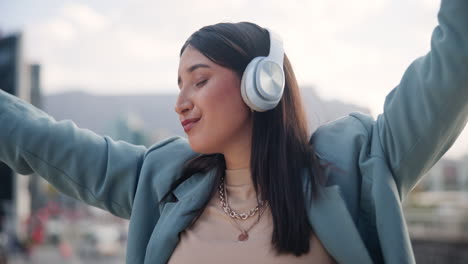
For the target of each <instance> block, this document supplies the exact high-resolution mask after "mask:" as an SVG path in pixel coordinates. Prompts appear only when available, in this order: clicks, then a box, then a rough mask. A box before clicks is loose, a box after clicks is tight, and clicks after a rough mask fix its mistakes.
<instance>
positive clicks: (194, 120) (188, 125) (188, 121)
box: [182, 118, 200, 132]
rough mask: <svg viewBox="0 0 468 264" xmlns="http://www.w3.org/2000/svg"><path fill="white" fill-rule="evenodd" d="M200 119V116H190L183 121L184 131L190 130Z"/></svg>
mask: <svg viewBox="0 0 468 264" xmlns="http://www.w3.org/2000/svg"><path fill="white" fill-rule="evenodd" d="M199 120H200V118H190V119H186V120H184V121H183V122H182V126H183V127H184V131H185V132H188V131H189V130H190V129H192V127H193V126H194V125H195V124H196V123H197V122H198V121H199Z"/></svg>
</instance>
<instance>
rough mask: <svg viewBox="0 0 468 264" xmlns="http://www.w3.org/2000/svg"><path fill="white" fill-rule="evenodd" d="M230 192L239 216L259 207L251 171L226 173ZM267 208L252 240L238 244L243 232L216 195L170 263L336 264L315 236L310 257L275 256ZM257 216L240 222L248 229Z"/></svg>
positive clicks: (184, 234)
mask: <svg viewBox="0 0 468 264" xmlns="http://www.w3.org/2000/svg"><path fill="white" fill-rule="evenodd" d="M217 190H218V189H217ZM226 192H227V195H228V202H229V206H230V207H231V208H232V209H233V210H234V211H236V212H238V213H241V212H248V211H249V210H250V209H251V208H254V207H255V206H256V205H257V198H256V194H255V190H254V187H253V183H252V178H251V176H250V169H248V168H246V169H236V170H226ZM265 208H266V210H265V211H264V213H263V214H262V216H261V218H260V221H259V222H258V223H257V224H256V225H255V226H253V227H252V229H250V231H249V232H248V234H249V238H248V239H247V240H246V241H238V239H237V238H238V236H239V234H240V233H241V232H240V230H239V229H238V228H236V226H235V225H234V223H232V221H230V220H229V216H227V215H226V214H225V212H224V211H223V209H222V206H221V204H220V200H219V193H218V192H216V194H215V195H214V196H213V197H212V198H211V200H210V202H209V203H208V205H207V206H206V208H205V209H204V211H203V213H202V215H201V216H200V218H199V219H198V220H197V221H196V222H195V223H194V224H193V225H192V226H191V227H190V228H187V229H186V230H184V231H183V232H181V233H180V241H179V243H178V245H177V247H176V249H175V250H174V252H173V254H172V256H171V258H170V260H169V262H168V263H169V264H182V263H184V264H185V263H206V264H210V263H224V264H230V263H232V264H234V263H235V264H239V263H259V264H261V263H268V264H275V263H288V264H294V263H309V264H310V263H325V264H327V263H336V262H335V261H334V260H333V258H332V257H331V256H330V255H329V254H328V252H327V251H326V250H325V248H324V247H323V245H322V244H321V243H320V241H319V240H318V239H317V237H316V236H315V235H312V237H311V238H310V239H311V243H310V245H311V249H310V250H309V253H307V254H306V255H302V256H300V257H296V256H294V255H292V254H289V255H280V256H275V254H274V253H275V252H274V250H273V247H272V245H271V235H272V232H273V223H272V216H271V211H270V208H269V207H268V206H266V207H265ZM257 214H258V212H257ZM257 214H255V215H254V216H252V217H249V218H247V220H237V219H236V221H237V222H238V223H239V225H240V226H242V227H243V228H244V229H247V228H248V227H250V226H251V225H252V223H253V222H255V221H256V220H257V219H258V218H257V216H258V215H257Z"/></svg>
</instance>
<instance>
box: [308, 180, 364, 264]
mask: <svg viewBox="0 0 468 264" xmlns="http://www.w3.org/2000/svg"><path fill="white" fill-rule="evenodd" d="M305 192H306V193H307V190H305ZM321 194H322V196H321V199H319V200H318V201H314V202H312V204H309V201H308V199H306V204H308V206H307V210H308V216H309V222H310V224H311V225H312V227H313V229H314V232H315V234H316V235H317V237H318V238H319V239H320V241H321V242H322V244H323V246H324V247H325V248H326V249H327V251H328V253H329V254H330V255H332V256H333V257H334V258H335V260H336V261H337V262H338V263H372V260H371V258H370V256H369V253H368V251H367V249H366V247H365V246H364V242H363V241H362V239H361V236H360V235H359V232H358V230H357V228H356V226H355V224H354V222H353V220H352V217H351V215H350V213H349V211H348V209H347V207H346V205H345V202H344V200H343V198H342V195H341V193H340V187H339V186H338V185H331V186H327V187H324V188H322V192H321Z"/></svg>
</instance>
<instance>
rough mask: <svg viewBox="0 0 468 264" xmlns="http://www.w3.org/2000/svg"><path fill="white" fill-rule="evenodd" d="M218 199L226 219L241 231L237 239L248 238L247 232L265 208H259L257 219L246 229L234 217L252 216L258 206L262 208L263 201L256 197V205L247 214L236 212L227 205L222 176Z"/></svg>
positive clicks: (244, 218)
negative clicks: (226, 216)
mask: <svg viewBox="0 0 468 264" xmlns="http://www.w3.org/2000/svg"><path fill="white" fill-rule="evenodd" d="M225 193H226V201H225V200H224V194H225ZM219 199H220V203H221V205H222V207H223V210H224V212H225V213H226V214H227V215H228V216H229V218H228V219H229V220H230V221H231V222H233V223H234V225H235V226H236V228H238V229H239V230H240V231H241V233H240V234H239V236H238V237H237V240H239V241H245V240H247V239H249V233H248V232H249V231H250V229H252V227H254V226H255V225H256V224H257V223H258V222H259V221H260V217H261V216H262V214H263V212H264V211H265V209H263V210H260V212H259V213H258V218H257V220H255V222H254V223H253V224H252V225H251V226H250V227H249V228H247V229H243V228H242V227H241V226H240V225H239V223H237V221H236V219H235V218H238V219H241V220H246V219H247V218H248V217H251V216H253V215H254V214H255V213H256V212H257V211H258V210H259V209H260V208H263V205H264V204H265V203H264V202H263V201H258V198H257V202H258V203H257V206H256V207H255V208H253V209H251V210H250V212H249V214H245V213H241V214H238V213H236V212H235V211H234V210H232V209H231V208H230V207H229V203H228V199H227V192H226V185H225V184H224V177H222V178H221V183H220V185H219ZM231 218H232V219H231Z"/></svg>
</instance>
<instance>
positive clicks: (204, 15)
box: [0, 0, 468, 158]
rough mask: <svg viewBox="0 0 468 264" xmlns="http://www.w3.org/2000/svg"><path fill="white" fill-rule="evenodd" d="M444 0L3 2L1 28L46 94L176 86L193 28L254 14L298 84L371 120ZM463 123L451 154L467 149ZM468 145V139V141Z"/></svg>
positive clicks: (420, 47)
mask: <svg viewBox="0 0 468 264" xmlns="http://www.w3.org/2000/svg"><path fill="white" fill-rule="evenodd" d="M439 5H440V0H413V1H405V0H354V1H327V0H309V1H305V0H288V1H278V0H256V1H254V0H236V1H219V0H197V1H188V0H183V1H178V0H173V1H159V0H157V1H155V0H133V1H122V0H112V1H110V0H100V1H91V0H87V1H71V0H41V1H32V0H15V1H12V0H10V1H8V0H7V1H0V30H1V31H3V34H8V33H12V32H22V34H23V40H24V57H25V58H26V59H27V60H28V61H30V62H37V63H40V64H41V65H42V67H43V68H42V70H43V71H42V84H43V91H44V93H45V94H52V93H59V92H63V91H68V90H81V91H86V92H90V93H93V94H136V93H141V94H147V93H177V91H178V88H177V83H176V78H177V67H178V59H179V58H178V54H179V50H180V47H181V46H182V44H183V43H184V41H185V40H186V39H187V38H188V37H189V36H190V34H191V33H193V32H195V31H196V30H198V29H199V28H201V27H203V26H205V25H210V24H215V23H218V22H240V21H250V22H254V23H257V24H259V25H260V26H263V27H269V28H271V29H273V30H274V31H275V32H277V33H278V34H279V35H281V36H282V38H283V42H284V48H285V52H286V54H287V55H288V57H289V59H290V61H291V63H292V65H293V68H294V71H295V73H296V77H297V79H298V82H299V84H300V85H301V86H314V87H315V88H316V90H317V92H318V93H319V95H320V96H321V97H322V98H324V99H338V100H342V101H346V102H350V103H355V104H358V105H360V106H364V107H368V108H369V109H370V110H371V113H372V115H373V117H374V118H376V117H377V115H378V114H379V113H381V112H382V109H383V103H384V100H385V96H386V95H387V94H388V93H389V92H390V91H391V90H392V89H393V88H394V87H395V86H396V85H398V83H399V81H400V78H401V77H402V75H403V73H404V71H405V69H406V68H407V67H408V66H409V64H410V63H411V62H412V61H413V60H414V59H416V58H418V57H420V56H423V55H425V54H426V53H427V52H428V51H429V48H430V38H431V33H432V31H433V29H434V27H435V26H436V25H437V11H438V8H439ZM467 130H468V129H465V131H463V133H462V135H461V136H460V138H459V139H458V140H457V142H456V143H455V145H454V146H453V147H452V149H451V150H449V152H448V153H447V157H452V158H458V157H460V156H461V155H462V154H463V153H468V131H467ZM465 146H466V147H465Z"/></svg>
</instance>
